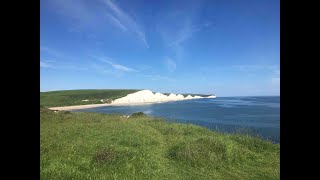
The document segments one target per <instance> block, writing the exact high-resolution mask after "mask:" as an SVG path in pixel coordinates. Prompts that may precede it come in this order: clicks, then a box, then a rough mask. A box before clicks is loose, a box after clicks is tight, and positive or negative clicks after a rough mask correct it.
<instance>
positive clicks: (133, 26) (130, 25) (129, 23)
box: [102, 0, 149, 48]
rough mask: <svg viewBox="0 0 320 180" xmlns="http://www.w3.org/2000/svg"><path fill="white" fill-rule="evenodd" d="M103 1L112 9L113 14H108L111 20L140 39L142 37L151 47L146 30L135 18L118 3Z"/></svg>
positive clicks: (108, 0)
mask: <svg viewBox="0 0 320 180" xmlns="http://www.w3.org/2000/svg"><path fill="white" fill-rule="evenodd" d="M102 1H103V2H104V4H105V5H106V6H107V7H108V8H109V9H110V10H111V13H112V15H109V14H108V15H107V16H108V17H109V18H110V19H111V21H112V22H113V23H114V24H115V25H116V26H117V27H119V28H120V29H121V30H124V31H127V30H128V31H130V32H132V33H134V34H136V35H137V37H138V39H140V40H141V41H142V42H143V44H144V45H145V46H146V47H147V48H149V44H148V42H147V39H146V36H145V33H144V31H142V29H141V27H140V26H139V25H138V24H137V22H136V21H134V20H133V18H132V17H131V16H129V15H128V14H127V13H125V12H124V11H123V10H122V9H121V8H120V7H119V6H118V5H116V4H115V3H114V2H112V1H111V0H102Z"/></svg>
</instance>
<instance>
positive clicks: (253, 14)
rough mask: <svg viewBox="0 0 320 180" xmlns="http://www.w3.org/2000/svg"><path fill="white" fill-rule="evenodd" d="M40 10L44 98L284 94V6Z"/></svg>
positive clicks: (178, 4) (175, 1)
mask: <svg viewBox="0 0 320 180" xmlns="http://www.w3.org/2000/svg"><path fill="white" fill-rule="evenodd" d="M40 3H41V5H40V6H41V8H40V91H52V90H64V89H115V88H116V89H119V88H120V89H150V90H153V91H158V92H173V93H206V94H216V95H217V96H257V95H279V94H280V2H279V0H242V1H237V0H223V1H218V0H206V1H205V0H194V1H187V0H170V1H169V0H168V1H167V0H161V1H160V0H159V1H150V0H41V2H40Z"/></svg>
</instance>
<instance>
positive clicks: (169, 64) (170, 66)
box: [165, 58, 177, 72]
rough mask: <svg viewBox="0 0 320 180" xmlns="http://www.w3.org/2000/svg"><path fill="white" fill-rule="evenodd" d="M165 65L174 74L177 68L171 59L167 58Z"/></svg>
mask: <svg viewBox="0 0 320 180" xmlns="http://www.w3.org/2000/svg"><path fill="white" fill-rule="evenodd" d="M165 65H166V67H167V69H168V70H169V71H170V72H174V71H175V70H176V68H177V65H176V63H175V62H174V61H173V60H172V59H170V58H166V60H165Z"/></svg>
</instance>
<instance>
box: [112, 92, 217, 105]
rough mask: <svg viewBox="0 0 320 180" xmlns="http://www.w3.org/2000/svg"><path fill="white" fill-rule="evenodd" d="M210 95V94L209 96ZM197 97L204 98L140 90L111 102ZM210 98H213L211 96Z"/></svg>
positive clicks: (126, 102)
mask: <svg viewBox="0 0 320 180" xmlns="http://www.w3.org/2000/svg"><path fill="white" fill-rule="evenodd" d="M209 97H210V96H209ZM197 98H204V97H201V96H194V97H192V96H191V95H188V96H187V97H184V96H183V95H181V94H178V95H176V94H173V93H171V94H170V95H169V96H167V95H164V94H161V93H155V94H154V93H152V91H150V90H142V91H138V92H135V93H132V94H128V95H127V96H125V97H122V98H119V99H116V100H114V101H113V103H112V104H129V103H148V102H150V103H151V102H168V101H180V100H186V99H197ZM211 98H214V97H213V96H211Z"/></svg>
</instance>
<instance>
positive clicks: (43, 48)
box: [40, 46, 63, 57]
mask: <svg viewBox="0 0 320 180" xmlns="http://www.w3.org/2000/svg"><path fill="white" fill-rule="evenodd" d="M41 52H45V53H48V54H50V55H52V56H55V57H61V56H63V55H62V53H61V52H59V51H57V50H55V49H53V48H50V47H47V46H40V53H41Z"/></svg>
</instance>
